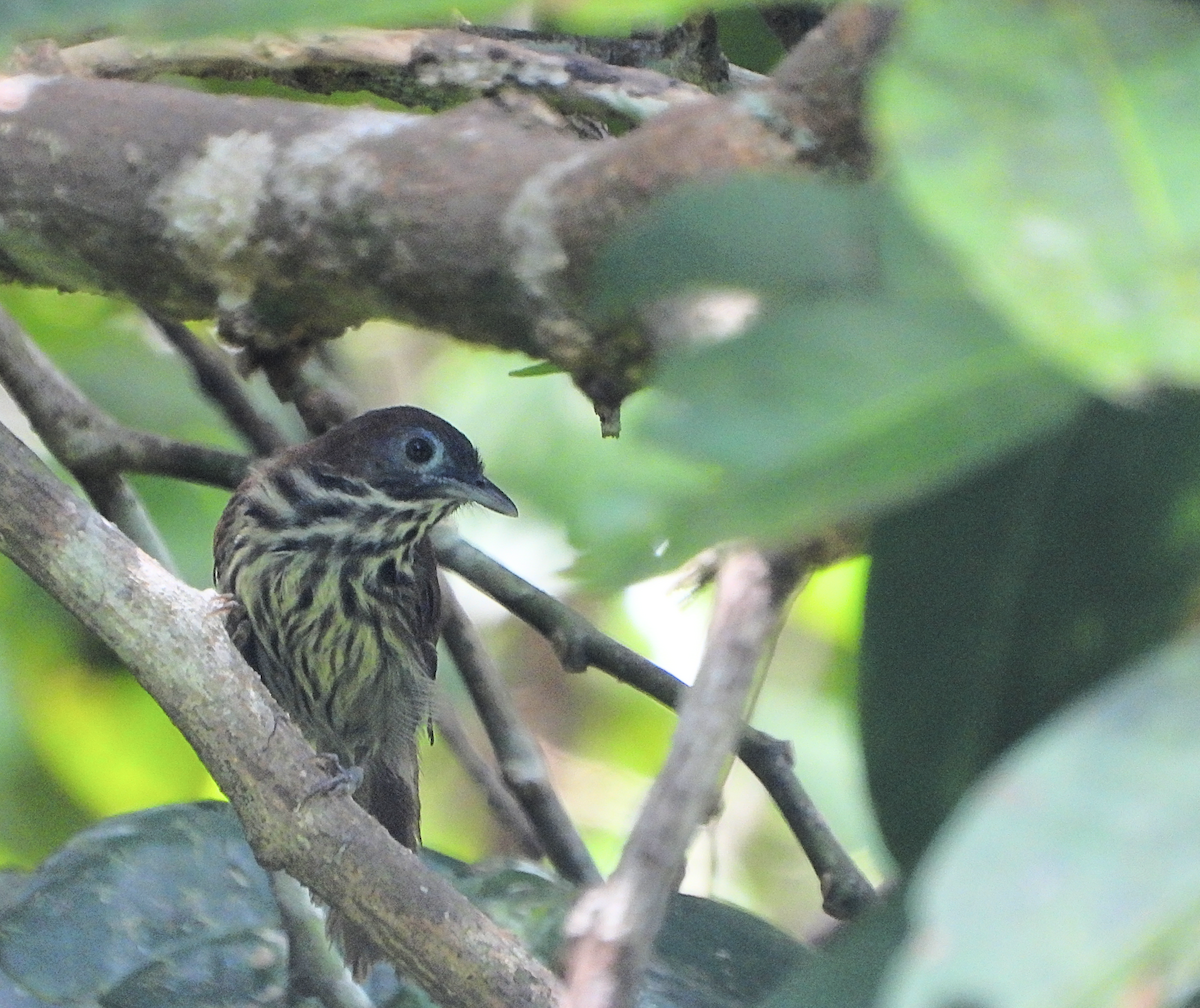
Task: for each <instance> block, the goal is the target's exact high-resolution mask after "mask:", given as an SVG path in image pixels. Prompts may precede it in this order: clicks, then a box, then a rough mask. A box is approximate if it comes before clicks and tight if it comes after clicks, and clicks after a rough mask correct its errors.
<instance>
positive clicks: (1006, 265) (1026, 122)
mask: <svg viewBox="0 0 1200 1008" xmlns="http://www.w3.org/2000/svg"><path fill="white" fill-rule="evenodd" d="M905 19H906V20H905V31H904V34H903V36H902V38H901V39H900V42H899V44H898V45H897V46H896V49H895V51H894V54H893V57H892V59H891V60H890V61H889V62H888V65H887V67H886V68H885V70H884V72H883V73H882V74H881V75H880V78H879V81H878V86H877V97H878V101H877V103H876V106H875V111H876V115H875V121H876V123H877V124H878V126H879V130H880V133H881V134H882V136H883V138H884V140H885V141H886V143H887V148H888V153H889V155H890V159H891V162H892V164H893V165H894V167H895V169H896V175H897V179H898V181H899V183H900V187H901V189H902V191H903V192H904V193H905V195H906V196H907V197H908V198H909V199H911V200H912V202H913V205H914V206H916V207H918V208H919V211H920V214H921V216H922V218H923V220H924V221H925V222H926V223H927V224H928V226H929V227H930V228H931V229H932V230H933V231H935V232H936V233H937V234H938V235H939V236H940V237H941V238H943V239H944V240H945V241H946V242H947V245H948V246H949V247H950V248H951V249H953V251H954V253H955V254H956V256H957V257H958V260H959V262H960V263H961V265H962V266H963V268H964V270H965V271H966V272H967V274H968V276H969V277H970V280H971V283H972V285H973V286H974V287H975V288H976V289H978V290H979V291H980V292H981V293H982V294H983V295H984V297H985V298H986V299H987V301H988V303H989V304H991V305H992V306H993V307H994V308H995V309H996V310H997V311H999V312H1000V313H1002V314H1003V315H1004V316H1005V317H1007V318H1008V319H1009V320H1010V321H1011V322H1012V323H1013V324H1014V326H1015V327H1016V328H1017V330H1018V331H1019V332H1020V333H1021V334H1022V335H1023V336H1024V337H1025V338H1026V339H1028V340H1029V342H1030V344H1031V345H1032V346H1034V347H1036V348H1037V349H1038V350H1039V351H1040V352H1042V353H1044V354H1046V355H1047V356H1048V357H1053V358H1055V359H1058V360H1061V361H1062V362H1064V363H1066V364H1068V365H1069V366H1070V367H1071V368H1072V369H1073V370H1074V371H1076V372H1077V373H1078V374H1079V375H1081V376H1082V377H1084V378H1086V380H1087V381H1088V382H1090V383H1091V384H1092V385H1093V386H1094V387H1095V388H1096V389H1097V390H1098V391H1101V392H1108V393H1116V394H1120V395H1124V394H1129V393H1138V392H1141V391H1142V390H1144V389H1146V388H1147V387H1150V386H1152V385H1154V384H1155V383H1157V382H1160V381H1166V382H1183V383H1186V384H1189V385H1197V384H1200V263H1198V261H1197V258H1196V254H1195V235H1196V232H1197V228H1198V227H1200V175H1197V172H1196V163H1197V156H1198V155H1200V131H1198V130H1197V128H1196V127H1197V124H1198V123H1197V115H1198V113H1197V108H1196V104H1195V102H1194V101H1193V100H1192V96H1193V94H1194V91H1193V87H1194V85H1195V83H1196V77H1197V73H1198V69H1200V68H1198V65H1197V59H1198V56H1197V53H1198V51H1200V11H1198V10H1196V8H1195V6H1194V5H1189V4H1184V3H1170V2H1164V0H1091V2H1089V3H1084V4H1076V3H1046V4H1033V5H1031V4H1028V3H1023V2H1020V0H999V2H995V3H985V4H979V3H970V2H964V0H919V2H914V3H911V4H908V5H907V9H906V12H905ZM982 39H986V40H987V43H986V45H985V44H982V43H981V41H980V40H982Z"/></svg>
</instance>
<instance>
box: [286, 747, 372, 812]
mask: <svg viewBox="0 0 1200 1008" xmlns="http://www.w3.org/2000/svg"><path fill="white" fill-rule="evenodd" d="M317 759H318V760H319V761H320V762H321V769H322V770H323V771H324V773H325V778H324V779H323V780H320V781H318V782H317V783H316V784H314V785H313V786H312V787H310V788H309V789H308V790H307V791H306V792H305V793H304V797H302V798H301V799H300V804H301V805H303V804H304V803H305V802H307V801H311V800H312V799H313V798H316V797H317V796H318V795H326V794H346V795H352V794H354V792H355V791H357V790H358V786H359V785H360V784H362V781H363V772H362V768H361V767H356V766H352V767H344V766H342V761H341V760H339V759H338V757H337V753H318V754H317Z"/></svg>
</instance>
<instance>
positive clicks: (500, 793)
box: [434, 690, 546, 861]
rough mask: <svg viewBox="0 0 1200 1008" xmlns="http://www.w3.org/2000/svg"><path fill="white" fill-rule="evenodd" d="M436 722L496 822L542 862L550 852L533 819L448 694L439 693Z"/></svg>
mask: <svg viewBox="0 0 1200 1008" xmlns="http://www.w3.org/2000/svg"><path fill="white" fill-rule="evenodd" d="M434 718H435V720H436V721H437V727H438V732H439V733H440V735H441V737H442V740H443V741H444V742H445V743H446V744H447V745H448V746H449V747H450V751H451V752H452V753H454V758H455V759H457V760H458V762H459V765H460V766H462V768H463V769H464V770H465V771H466V772H467V774H468V775H469V776H470V778H471V779H472V780H473V781H474V782H475V783H476V784H477V785H478V787H479V790H480V791H482V792H483V796H484V797H485V798H486V799H487V803H488V808H490V809H491V811H492V815H494V816H495V817H496V821H497V822H498V823H499V824H500V825H501V826H502V827H503V828H504V830H505V831H507V833H508V834H509V835H510V836H511V837H512V838H513V840H515V841H516V843H517V845H518V847H520V849H521V853H522V854H523V855H524V856H525V857H527V858H529V859H530V860H532V861H540V860H541V859H542V858H543V857H544V856H545V854H546V851H545V850H544V849H543V847H542V843H541V841H540V840H539V839H538V836H537V833H536V832H535V831H534V828H533V825H532V824H531V823H530V821H529V817H528V816H527V815H525V810H524V809H523V808H521V806H520V805H519V804H518V802H517V800H516V798H514V797H513V793H512V792H511V791H510V790H509V789H508V786H507V785H506V784H505V783H504V779H503V778H502V777H501V776H500V772H499V771H498V770H497V769H496V767H495V765H494V764H492V763H491V762H489V761H488V760H486V759H484V757H483V755H482V754H481V753H480V752H479V751H478V750H477V749H476V748H475V746H474V745H473V744H472V742H471V739H470V737H469V736H468V734H467V729H466V726H465V725H464V724H463V723H462V719H461V718H460V717H459V716H458V711H457V710H455V708H454V705H453V704H452V703H451V702H450V699H449V697H447V696H446V693H445V691H444V690H439V691H438V694H437V709H436V710H435V712H434Z"/></svg>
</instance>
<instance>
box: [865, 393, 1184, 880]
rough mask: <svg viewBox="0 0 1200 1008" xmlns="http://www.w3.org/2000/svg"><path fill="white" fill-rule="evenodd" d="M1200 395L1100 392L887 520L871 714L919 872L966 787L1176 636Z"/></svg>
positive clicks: (876, 787) (880, 776) (873, 609)
mask: <svg viewBox="0 0 1200 1008" xmlns="http://www.w3.org/2000/svg"><path fill="white" fill-rule="evenodd" d="M1198 502H1200V396H1197V395H1196V394H1194V393H1182V392H1178V393H1174V394H1172V395H1163V396H1161V397H1160V398H1159V399H1158V401H1156V402H1155V403H1153V404H1152V405H1147V406H1145V407H1143V408H1141V409H1137V410H1132V409H1120V408H1117V407H1112V406H1108V405H1105V404H1103V403H1096V404H1094V405H1093V406H1092V407H1091V408H1090V409H1088V410H1087V411H1085V412H1084V413H1083V414H1082V415H1081V416H1080V418H1079V419H1078V421H1077V422H1076V423H1075V424H1073V425H1072V426H1071V427H1070V428H1069V429H1067V430H1065V431H1063V432H1062V433H1060V434H1058V435H1055V436H1053V437H1051V438H1048V439H1046V440H1045V441H1043V442H1042V443H1041V444H1039V445H1037V446H1035V447H1033V448H1030V449H1028V450H1027V451H1024V452H1022V453H1021V454H1020V455H1018V456H1017V457H1015V458H1012V459H1009V460H1007V461H1005V462H1003V463H1000V464H998V465H996V466H994V467H992V468H990V469H989V470H987V471H986V472H984V473H982V474H980V475H979V476H977V477H975V478H973V479H970V480H967V481H965V482H962V483H960V484H958V485H956V486H954V487H953V488H951V489H949V490H947V491H945V492H943V493H941V494H939V495H937V496H935V497H932V498H930V499H928V500H925V501H922V502H921V503H919V504H916V505H914V506H913V507H911V508H908V509H905V510H903V511H900V512H898V513H896V514H893V515H891V516H889V517H887V518H885V519H883V520H882V521H880V522H879V523H878V524H877V525H876V527H875V530H874V532H873V534H872V538H871V543H870V551H871V554H872V565H871V576H870V582H869V587H868V591H867V609H866V620H865V626H864V632H863V641H862V669H861V675H860V712H861V724H862V731H863V740H864V746H865V751H866V757H867V768H868V776H869V779H870V784H871V791H872V795H873V797H874V800H875V806H876V810H877V812H878V814H879V818H880V825H881V827H882V829H883V832H884V836H885V838H886V839H887V842H888V845H889V847H890V848H891V850H892V853H893V855H895V857H896V858H897V860H898V861H899V862H900V863H901V864H902V865H904V866H906V867H911V866H912V865H913V864H914V863H915V861H916V859H917V858H918V857H919V856H920V854H921V852H922V851H923V850H924V848H925V845H926V844H927V843H928V841H929V839H930V837H931V836H932V834H933V832H934V831H935V830H936V829H937V827H938V825H939V824H940V823H941V822H942V820H943V819H944V818H945V817H946V815H947V814H948V813H949V812H950V810H951V809H952V808H953V807H954V804H955V802H957V800H958V799H959V798H960V797H961V795H962V794H963V792H964V791H965V790H966V788H967V787H968V786H969V785H970V783H971V781H972V780H973V779H974V778H975V777H976V776H977V775H978V774H979V773H980V772H982V770H983V769H984V768H985V767H986V766H987V765H988V764H989V763H990V762H991V761H992V760H994V759H995V758H996V757H997V756H998V755H999V754H1000V753H1001V752H1002V751H1003V750H1004V749H1005V748H1006V747H1008V746H1009V745H1011V744H1012V743H1013V742H1014V741H1015V740H1016V739H1018V738H1019V737H1020V736H1021V735H1023V734H1024V733H1025V732H1027V731H1028V730H1029V729H1030V728H1032V727H1033V726H1034V725H1036V724H1037V723H1038V722H1039V721H1041V720H1042V719H1044V718H1045V717H1046V716H1047V715H1049V714H1050V713H1052V712H1053V711H1054V710H1055V709H1057V708H1058V707H1059V706H1061V705H1062V704H1063V703H1065V702H1066V701H1067V700H1069V699H1070V698H1071V697H1073V696H1075V695H1076V694H1078V693H1079V692H1080V691H1081V690H1082V689H1084V688H1085V687H1087V686H1089V685H1090V684H1092V683H1094V682H1096V681H1097V680H1098V679H1100V678H1101V677H1103V676H1105V675H1107V674H1109V673H1111V672H1113V671H1114V670H1116V669H1117V668H1119V667H1121V666H1122V665H1124V664H1125V663H1126V662H1128V661H1129V660H1130V659H1131V658H1132V657H1134V656H1135V655H1138V654H1140V653H1143V652H1145V651H1147V650H1149V649H1150V648H1152V647H1154V646H1156V645H1157V644H1158V643H1160V642H1161V641H1163V640H1164V639H1166V638H1167V637H1168V636H1170V635H1171V634H1173V633H1175V632H1176V631H1177V630H1178V628H1179V627H1180V625H1181V624H1182V622H1183V620H1184V619H1185V618H1186V616H1187V615H1188V613H1189V612H1190V611H1191V607H1192V605H1193V601H1194V597H1195V591H1196V588H1197V585H1198V584H1200V503H1198Z"/></svg>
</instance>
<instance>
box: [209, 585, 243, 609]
mask: <svg viewBox="0 0 1200 1008" xmlns="http://www.w3.org/2000/svg"><path fill="white" fill-rule="evenodd" d="M204 594H206V595H208V596H209V597H210V599H211V600H212V610H213V612H214V613H216V615H218V616H228V615H229V614H230V613H231V612H236V611H237V610H238V609H240V608H241V607H242V603H241V602H239V601H238V599H237V597H236V596H234V595H226V594H225V593H224V592H219V591H216V590H214V589H212V588H206V589H205V591H204Z"/></svg>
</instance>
